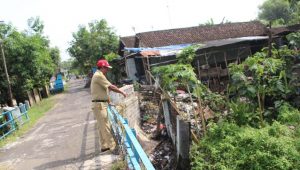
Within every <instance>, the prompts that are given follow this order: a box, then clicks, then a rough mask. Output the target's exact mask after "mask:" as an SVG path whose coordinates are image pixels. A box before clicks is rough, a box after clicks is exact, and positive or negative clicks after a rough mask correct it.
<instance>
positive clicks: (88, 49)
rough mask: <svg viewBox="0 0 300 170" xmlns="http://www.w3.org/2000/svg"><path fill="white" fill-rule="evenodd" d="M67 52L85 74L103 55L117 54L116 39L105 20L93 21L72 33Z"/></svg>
mask: <svg viewBox="0 0 300 170" xmlns="http://www.w3.org/2000/svg"><path fill="white" fill-rule="evenodd" d="M70 45H71V46H70V47H69V48H68V52H69V54H70V55H71V57H74V58H75V59H76V61H77V64H78V65H79V67H80V68H81V69H82V70H83V71H84V72H85V73H87V72H88V71H89V70H91V68H92V67H93V66H95V65H96V62H97V60H98V59H100V58H101V57H104V55H107V54H109V53H111V52H115V53H116V52H117V48H118V37H117V36H116V34H115V32H114V30H113V28H111V27H109V26H108V24H107V22H106V20H100V21H94V22H91V23H89V24H88V27H85V26H80V27H79V29H78V31H77V32H75V33H73V40H72V41H71V43H70Z"/></svg>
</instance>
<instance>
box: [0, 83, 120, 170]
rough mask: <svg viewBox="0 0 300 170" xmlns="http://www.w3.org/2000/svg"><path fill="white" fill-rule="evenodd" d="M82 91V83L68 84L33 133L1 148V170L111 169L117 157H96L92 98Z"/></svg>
mask: <svg viewBox="0 0 300 170" xmlns="http://www.w3.org/2000/svg"><path fill="white" fill-rule="evenodd" d="M83 87H84V81H83V80H71V81H70V82H69V90H68V92H66V93H63V94H58V95H55V96H54V97H56V98H57V100H58V102H57V104H56V105H55V106H54V108H52V109H51V110H50V111H48V112H47V113H46V114H45V116H44V117H42V118H41V119H40V120H39V121H38V122H37V124H36V125H35V126H34V128H33V129H31V130H30V131H29V132H28V133H26V134H25V135H24V136H22V137H21V138H19V139H18V140H17V141H16V142H14V143H11V144H9V145H6V146H4V147H3V148H1V149H0V169H9V170H10V169H11V170H14V169H15V170H27V169H28V170H31V169H35V170H45V169H55V170H66V169H67V170H68V169H70V170H73V169H74V170H76V169H87V170H89V169H110V167H111V165H112V162H113V161H115V160H116V159H117V156H114V155H103V154H100V153H99V150H100V145H99V142H98V141H99V137H98V134H97V132H96V121H95V120H94V116H93V113H92V111H91V102H90V101H91V96H90V92H89V89H85V88H83ZM29 116H30V115H29Z"/></svg>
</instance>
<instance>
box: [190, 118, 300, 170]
mask: <svg viewBox="0 0 300 170" xmlns="http://www.w3.org/2000/svg"><path fill="white" fill-rule="evenodd" d="M297 141H298V140H296V138H295V134H294V131H292V130H290V129H289V128H287V127H286V126H284V125H281V124H280V123H278V122H274V123H273V125H271V126H266V127H264V128H262V129H255V128H252V127H239V126H237V125H236V124H232V123H227V122H224V123H219V124H218V125H217V124H213V125H212V126H211V127H210V129H209V132H208V133H207V136H206V137H205V138H204V139H203V140H202V141H201V142H200V143H199V144H193V146H192V149H191V153H190V157H191V165H192V169H195V170H196V169H197V170H198V169H199V170H200V169H276V170H280V169H300V152H299V147H298V146H300V145H299V141H298V142H297Z"/></svg>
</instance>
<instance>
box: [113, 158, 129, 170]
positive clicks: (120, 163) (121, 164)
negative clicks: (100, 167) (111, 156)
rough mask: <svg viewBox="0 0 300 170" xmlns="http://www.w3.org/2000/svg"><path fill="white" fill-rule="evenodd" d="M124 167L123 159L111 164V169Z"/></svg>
mask: <svg viewBox="0 0 300 170" xmlns="http://www.w3.org/2000/svg"><path fill="white" fill-rule="evenodd" d="M123 169H126V162H125V160H119V161H116V162H114V163H113V164H112V167H111V170H123Z"/></svg>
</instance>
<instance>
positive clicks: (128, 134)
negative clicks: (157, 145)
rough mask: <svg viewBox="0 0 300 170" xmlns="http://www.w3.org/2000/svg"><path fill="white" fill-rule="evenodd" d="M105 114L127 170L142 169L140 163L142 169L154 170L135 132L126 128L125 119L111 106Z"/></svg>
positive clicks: (126, 122)
mask: <svg viewBox="0 0 300 170" xmlns="http://www.w3.org/2000/svg"><path fill="white" fill-rule="evenodd" d="M107 112H108V117H109V121H110V122H111V125H112V130H113V132H114V135H115V137H116V139H117V141H118V144H119V146H120V148H121V149H122V150H123V151H124V152H125V153H126V159H127V163H128V168H129V169H134V170H140V169H142V168H141V166H140V163H142V164H143V167H144V168H143V169H147V170H154V169H155V168H154V167H153V165H152V163H151V161H150V160H149V158H148V156H147V155H146V153H145V151H144V150H143V148H142V146H141V145H140V143H139V142H138V140H137V138H136V132H135V130H134V129H131V128H130V127H129V126H128V121H127V119H124V118H123V117H122V116H121V115H120V114H119V113H118V111H117V110H116V109H115V108H114V107H113V106H111V105H109V106H108V108H107Z"/></svg>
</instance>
